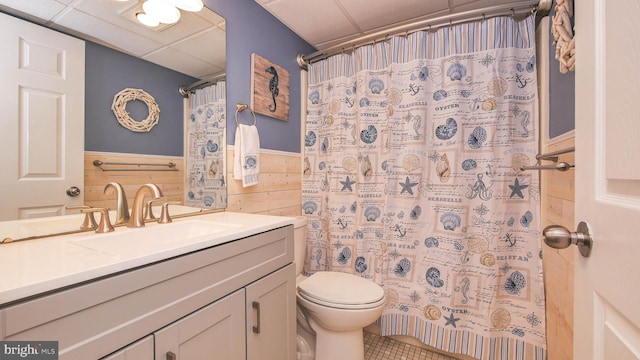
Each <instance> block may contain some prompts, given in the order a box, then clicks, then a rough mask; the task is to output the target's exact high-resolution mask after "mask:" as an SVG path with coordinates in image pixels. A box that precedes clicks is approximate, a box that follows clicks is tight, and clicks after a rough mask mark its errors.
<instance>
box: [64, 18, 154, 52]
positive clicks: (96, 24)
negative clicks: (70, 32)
mask: <svg viewBox="0 0 640 360" xmlns="http://www.w3.org/2000/svg"><path fill="white" fill-rule="evenodd" d="M57 24H59V25H60V26H62V27H64V28H68V29H74V30H75V31H77V32H81V33H83V34H85V35H87V36H88V37H90V38H92V39H93V41H96V42H98V43H100V44H104V43H108V44H113V46H115V47H117V48H119V49H120V50H121V51H124V52H126V53H128V54H132V55H135V56H142V55H144V54H146V53H149V52H151V51H153V50H154V49H157V48H159V47H161V46H162V44H160V43H158V42H155V41H152V40H150V39H148V38H146V37H144V36H141V35H139V34H136V33H134V32H132V31H130V30H127V29H124V28H121V27H117V26H113V25H112V24H110V23H108V22H106V21H104V20H102V19H101V18H98V17H94V16H91V15H88V14H86V13H84V12H81V11H77V10H72V11H70V12H69V13H67V14H66V15H65V16H63V17H61V18H60V19H59V20H58V22H57ZM85 38H86V37H85Z"/></svg>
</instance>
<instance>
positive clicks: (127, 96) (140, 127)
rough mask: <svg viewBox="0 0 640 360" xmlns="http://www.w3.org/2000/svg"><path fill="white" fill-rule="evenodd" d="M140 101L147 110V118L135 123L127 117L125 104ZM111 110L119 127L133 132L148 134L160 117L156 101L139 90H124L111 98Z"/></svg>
mask: <svg viewBox="0 0 640 360" xmlns="http://www.w3.org/2000/svg"><path fill="white" fill-rule="evenodd" d="M134 100H140V101H142V102H143V103H145V104H147V107H148V108H149V116H147V118H146V119H144V120H142V121H137V120H134V119H132V118H131V116H129V113H128V112H127V103H128V102H129V101H134ZM111 110H112V111H113V114H114V115H115V116H116V118H117V119H118V122H119V123H120V125H122V126H124V127H125V128H127V129H129V130H131V131H135V132H148V131H150V130H151V128H153V127H154V126H156V124H158V118H159V116H160V108H159V107H158V104H157V103H156V99H154V98H153V96H151V95H149V94H148V93H147V92H145V91H144V90H141V89H124V90H122V91H120V92H119V93H117V94H116V95H115V96H114V97H113V104H111Z"/></svg>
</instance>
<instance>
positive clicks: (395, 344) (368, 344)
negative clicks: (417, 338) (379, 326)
mask: <svg viewBox="0 0 640 360" xmlns="http://www.w3.org/2000/svg"><path fill="white" fill-rule="evenodd" d="M364 360H456V359H455V358H452V357H449V356H446V355H442V354H438V353H434V352H431V351H428V350H425V349H421V348H419V347H416V346H413V345H409V344H405V343H403V342H400V341H397V340H393V339H391V338H387V337H383V336H379V335H376V334H374V333H371V332H368V331H365V332H364Z"/></svg>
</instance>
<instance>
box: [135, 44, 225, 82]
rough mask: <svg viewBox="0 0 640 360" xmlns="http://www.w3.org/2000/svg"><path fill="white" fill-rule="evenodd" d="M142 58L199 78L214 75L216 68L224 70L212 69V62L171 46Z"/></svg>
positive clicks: (221, 71)
mask: <svg viewBox="0 0 640 360" xmlns="http://www.w3.org/2000/svg"><path fill="white" fill-rule="evenodd" d="M142 58H143V59H145V60H147V61H151V62H153V63H156V64H160V65H162V66H164V67H167V68H170V69H174V70H176V71H178V72H182V73H184V74H189V75H191V76H194V77H197V78H204V77H206V76H209V75H213V74H212V72H215V70H220V71H219V72H220V73H223V72H224V69H220V68H218V69H214V70H212V67H211V64H209V63H207V62H204V61H202V60H199V59H196V58H194V57H190V56H187V55H186V54H185V53H183V52H181V51H179V50H176V49H172V48H169V47H166V48H162V49H160V50H158V51H156V52H153V53H151V54H148V55H145V56H143V57H142Z"/></svg>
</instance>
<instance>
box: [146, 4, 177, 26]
mask: <svg viewBox="0 0 640 360" xmlns="http://www.w3.org/2000/svg"><path fill="white" fill-rule="evenodd" d="M142 10H144V12H145V14H147V15H148V16H151V17H154V18H156V19H157V20H158V21H159V22H161V23H164V24H174V23H177V22H178V20H180V10H178V9H177V8H176V7H175V6H173V5H172V4H170V3H169V2H167V1H165V0H147V1H145V2H144V4H142Z"/></svg>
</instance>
